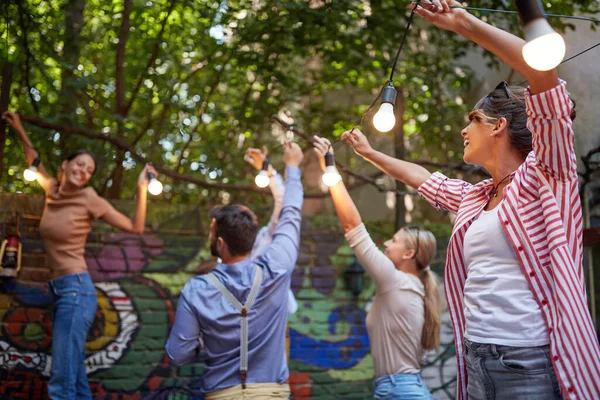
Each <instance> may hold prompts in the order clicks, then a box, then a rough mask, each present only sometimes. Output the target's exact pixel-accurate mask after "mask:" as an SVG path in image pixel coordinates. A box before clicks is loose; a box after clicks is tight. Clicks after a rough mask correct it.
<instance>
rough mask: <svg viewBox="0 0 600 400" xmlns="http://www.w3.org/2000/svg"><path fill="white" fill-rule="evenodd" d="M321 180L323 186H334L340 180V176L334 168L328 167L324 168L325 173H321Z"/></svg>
mask: <svg viewBox="0 0 600 400" xmlns="http://www.w3.org/2000/svg"><path fill="white" fill-rule="evenodd" d="M321 179H322V180H323V183H324V184H325V186H335V185H337V183H338V182H339V181H341V180H342V176H341V175H340V173H339V172H338V170H337V169H336V168H335V166H333V165H330V166H328V167H326V168H325V172H324V173H323V176H322V177H321Z"/></svg>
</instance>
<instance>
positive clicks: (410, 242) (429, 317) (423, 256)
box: [401, 227, 442, 350]
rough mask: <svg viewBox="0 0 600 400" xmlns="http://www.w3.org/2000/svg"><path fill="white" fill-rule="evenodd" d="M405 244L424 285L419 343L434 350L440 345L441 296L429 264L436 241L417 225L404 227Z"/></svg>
mask: <svg viewBox="0 0 600 400" xmlns="http://www.w3.org/2000/svg"><path fill="white" fill-rule="evenodd" d="M401 230H402V231H404V237H405V238H406V246H407V247H408V248H410V249H413V250H415V261H416V264H417V268H418V269H419V272H420V273H421V282H423V286H424V287H425V298H424V305H425V307H424V308H425V323H424V324H423V332H422V333H421V345H422V346H423V348H424V349H425V350H435V349H437V348H438V347H439V345H440V325H441V318H442V298H441V295H440V289H439V287H438V279H437V276H436V274H435V273H434V272H433V271H431V269H430V268H429V264H431V261H432V260H433V257H434V256H435V250H436V241H435V236H433V233H431V232H430V231H428V230H426V229H422V228H418V227H416V228H415V227H404V228H402V229H401ZM417 246H418V248H417Z"/></svg>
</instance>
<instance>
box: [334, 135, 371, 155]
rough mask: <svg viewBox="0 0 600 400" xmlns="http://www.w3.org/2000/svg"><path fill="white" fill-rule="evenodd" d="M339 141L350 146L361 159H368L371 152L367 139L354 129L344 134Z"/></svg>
mask: <svg viewBox="0 0 600 400" xmlns="http://www.w3.org/2000/svg"><path fill="white" fill-rule="evenodd" d="M341 139H342V140H343V141H345V142H346V143H348V144H349V145H350V146H352V148H353V149H354V151H355V152H356V154H358V155H359V156H361V157H364V158H368V155H369V153H370V152H372V151H373V148H372V147H371V144H370V143H369V140H368V139H367V137H366V136H365V135H364V134H363V133H362V132H361V131H360V130H358V129H356V128H355V129H352V130H349V131H346V132H344V133H343V134H342V137H341Z"/></svg>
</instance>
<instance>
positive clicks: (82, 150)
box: [65, 149, 96, 164]
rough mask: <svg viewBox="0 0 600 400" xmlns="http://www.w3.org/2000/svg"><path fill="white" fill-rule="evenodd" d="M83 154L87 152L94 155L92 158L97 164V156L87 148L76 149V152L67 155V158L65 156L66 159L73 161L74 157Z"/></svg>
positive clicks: (91, 155)
mask: <svg viewBox="0 0 600 400" xmlns="http://www.w3.org/2000/svg"><path fill="white" fill-rule="evenodd" d="M83 154H87V155H88V156H90V157H92V160H94V164H96V157H94V155H93V154H92V153H91V152H90V151H89V150H86V149H79V150H75V151H74V152H72V153H71V154H69V155H68V156H67V158H65V160H67V161H73V160H74V159H76V158H77V157H79V156H81V155H83Z"/></svg>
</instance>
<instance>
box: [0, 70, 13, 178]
mask: <svg viewBox="0 0 600 400" xmlns="http://www.w3.org/2000/svg"><path fill="white" fill-rule="evenodd" d="M11 85H12V64H11V63H9V62H8V60H7V61H6V62H5V63H4V65H3V66H2V88H1V89H0V114H2V113H3V112H4V111H6V110H7V109H8V104H9V102H10V87H11ZM5 142H6V121H4V120H3V119H1V118H0V182H1V181H2V176H3V175H2V174H3V173H4V143H5Z"/></svg>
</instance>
